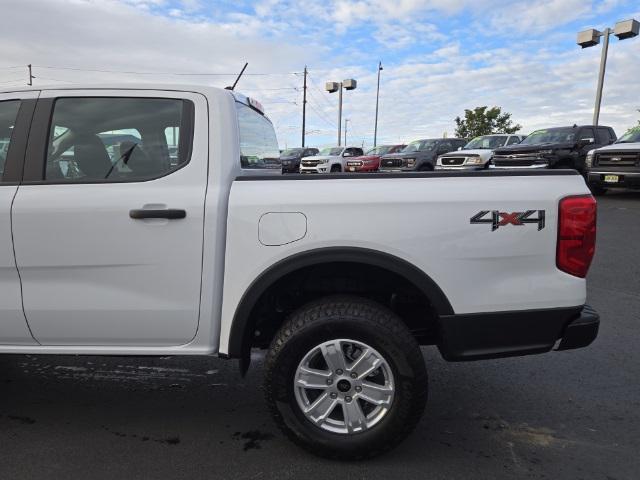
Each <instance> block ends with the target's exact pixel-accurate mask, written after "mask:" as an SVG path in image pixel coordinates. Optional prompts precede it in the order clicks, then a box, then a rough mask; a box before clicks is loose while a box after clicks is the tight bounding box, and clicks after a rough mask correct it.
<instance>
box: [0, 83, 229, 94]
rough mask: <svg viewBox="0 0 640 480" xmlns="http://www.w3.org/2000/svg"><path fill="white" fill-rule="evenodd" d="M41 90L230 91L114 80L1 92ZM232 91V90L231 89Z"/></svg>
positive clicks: (16, 88)
mask: <svg viewBox="0 0 640 480" xmlns="http://www.w3.org/2000/svg"><path fill="white" fill-rule="evenodd" d="M40 90H169V91H171V90H174V91H177V92H206V91H216V92H223V91H229V90H226V89H224V88H220V87H212V86H209V85H196V84H180V83H156V82H112V83H65V84H64V85H59V84H58V85H52V84H47V85H33V86H24V87H6V88H2V89H0V93H11V92H29V91H36V92H37V91H40ZM229 92H230V91H229Z"/></svg>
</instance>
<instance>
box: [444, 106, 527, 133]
mask: <svg viewBox="0 0 640 480" xmlns="http://www.w3.org/2000/svg"><path fill="white" fill-rule="evenodd" d="M521 128H522V126H521V125H518V124H517V123H516V124H515V125H514V124H513V122H512V121H511V114H510V113H507V112H505V113H502V109H501V108H500V107H492V108H489V107H476V108H474V109H473V110H467V109H465V111H464V119H462V118H460V117H456V136H458V137H460V138H474V137H477V136H479V135H489V134H491V133H516V132H517V131H518V130H520V129H521Z"/></svg>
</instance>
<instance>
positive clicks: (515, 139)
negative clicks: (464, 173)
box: [436, 134, 524, 170]
mask: <svg viewBox="0 0 640 480" xmlns="http://www.w3.org/2000/svg"><path fill="white" fill-rule="evenodd" d="M522 139H524V135H508V134H494V135H482V136H480V137H476V138H474V139H473V140H471V141H470V142H469V143H467V144H466V145H465V146H464V147H462V148H461V149H460V150H458V151H457V152H450V153H445V154H444V155H440V156H439V157H438V160H437V162H436V170H479V169H482V168H487V167H488V166H489V161H490V160H491V157H492V156H493V151H494V150H495V149H496V148H500V147H504V146H508V145H515V144H517V143H520V142H521V141H522Z"/></svg>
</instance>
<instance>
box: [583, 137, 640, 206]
mask: <svg viewBox="0 0 640 480" xmlns="http://www.w3.org/2000/svg"><path fill="white" fill-rule="evenodd" d="M586 164H587V183H588V185H589V188H590V189H591V191H592V192H593V193H594V194H596V195H604V194H605V193H606V192H607V190H608V189H610V188H633V189H640V127H636V128H632V129H631V130H629V131H628V132H627V133H625V134H624V135H623V136H622V137H620V138H619V139H618V141H616V142H615V143H614V144H612V145H608V146H606V147H602V148H598V149H595V150H591V151H590V152H589V153H588V154H587V159H586Z"/></svg>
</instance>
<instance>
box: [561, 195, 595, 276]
mask: <svg viewBox="0 0 640 480" xmlns="http://www.w3.org/2000/svg"><path fill="white" fill-rule="evenodd" d="M596 208H597V207H596V200H595V199H594V198H593V197H592V196H591V195H581V196H575V197H565V198H563V199H562V200H560V207H559V215H558V246H557V251H556V265H557V266H558V268H559V269H560V270H562V271H563V272H567V273H569V274H571V275H575V276H576V277H581V278H584V277H586V275H587V272H588V271H589V266H590V265H591V260H592V259H593V254H594V253H595V250H596Z"/></svg>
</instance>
